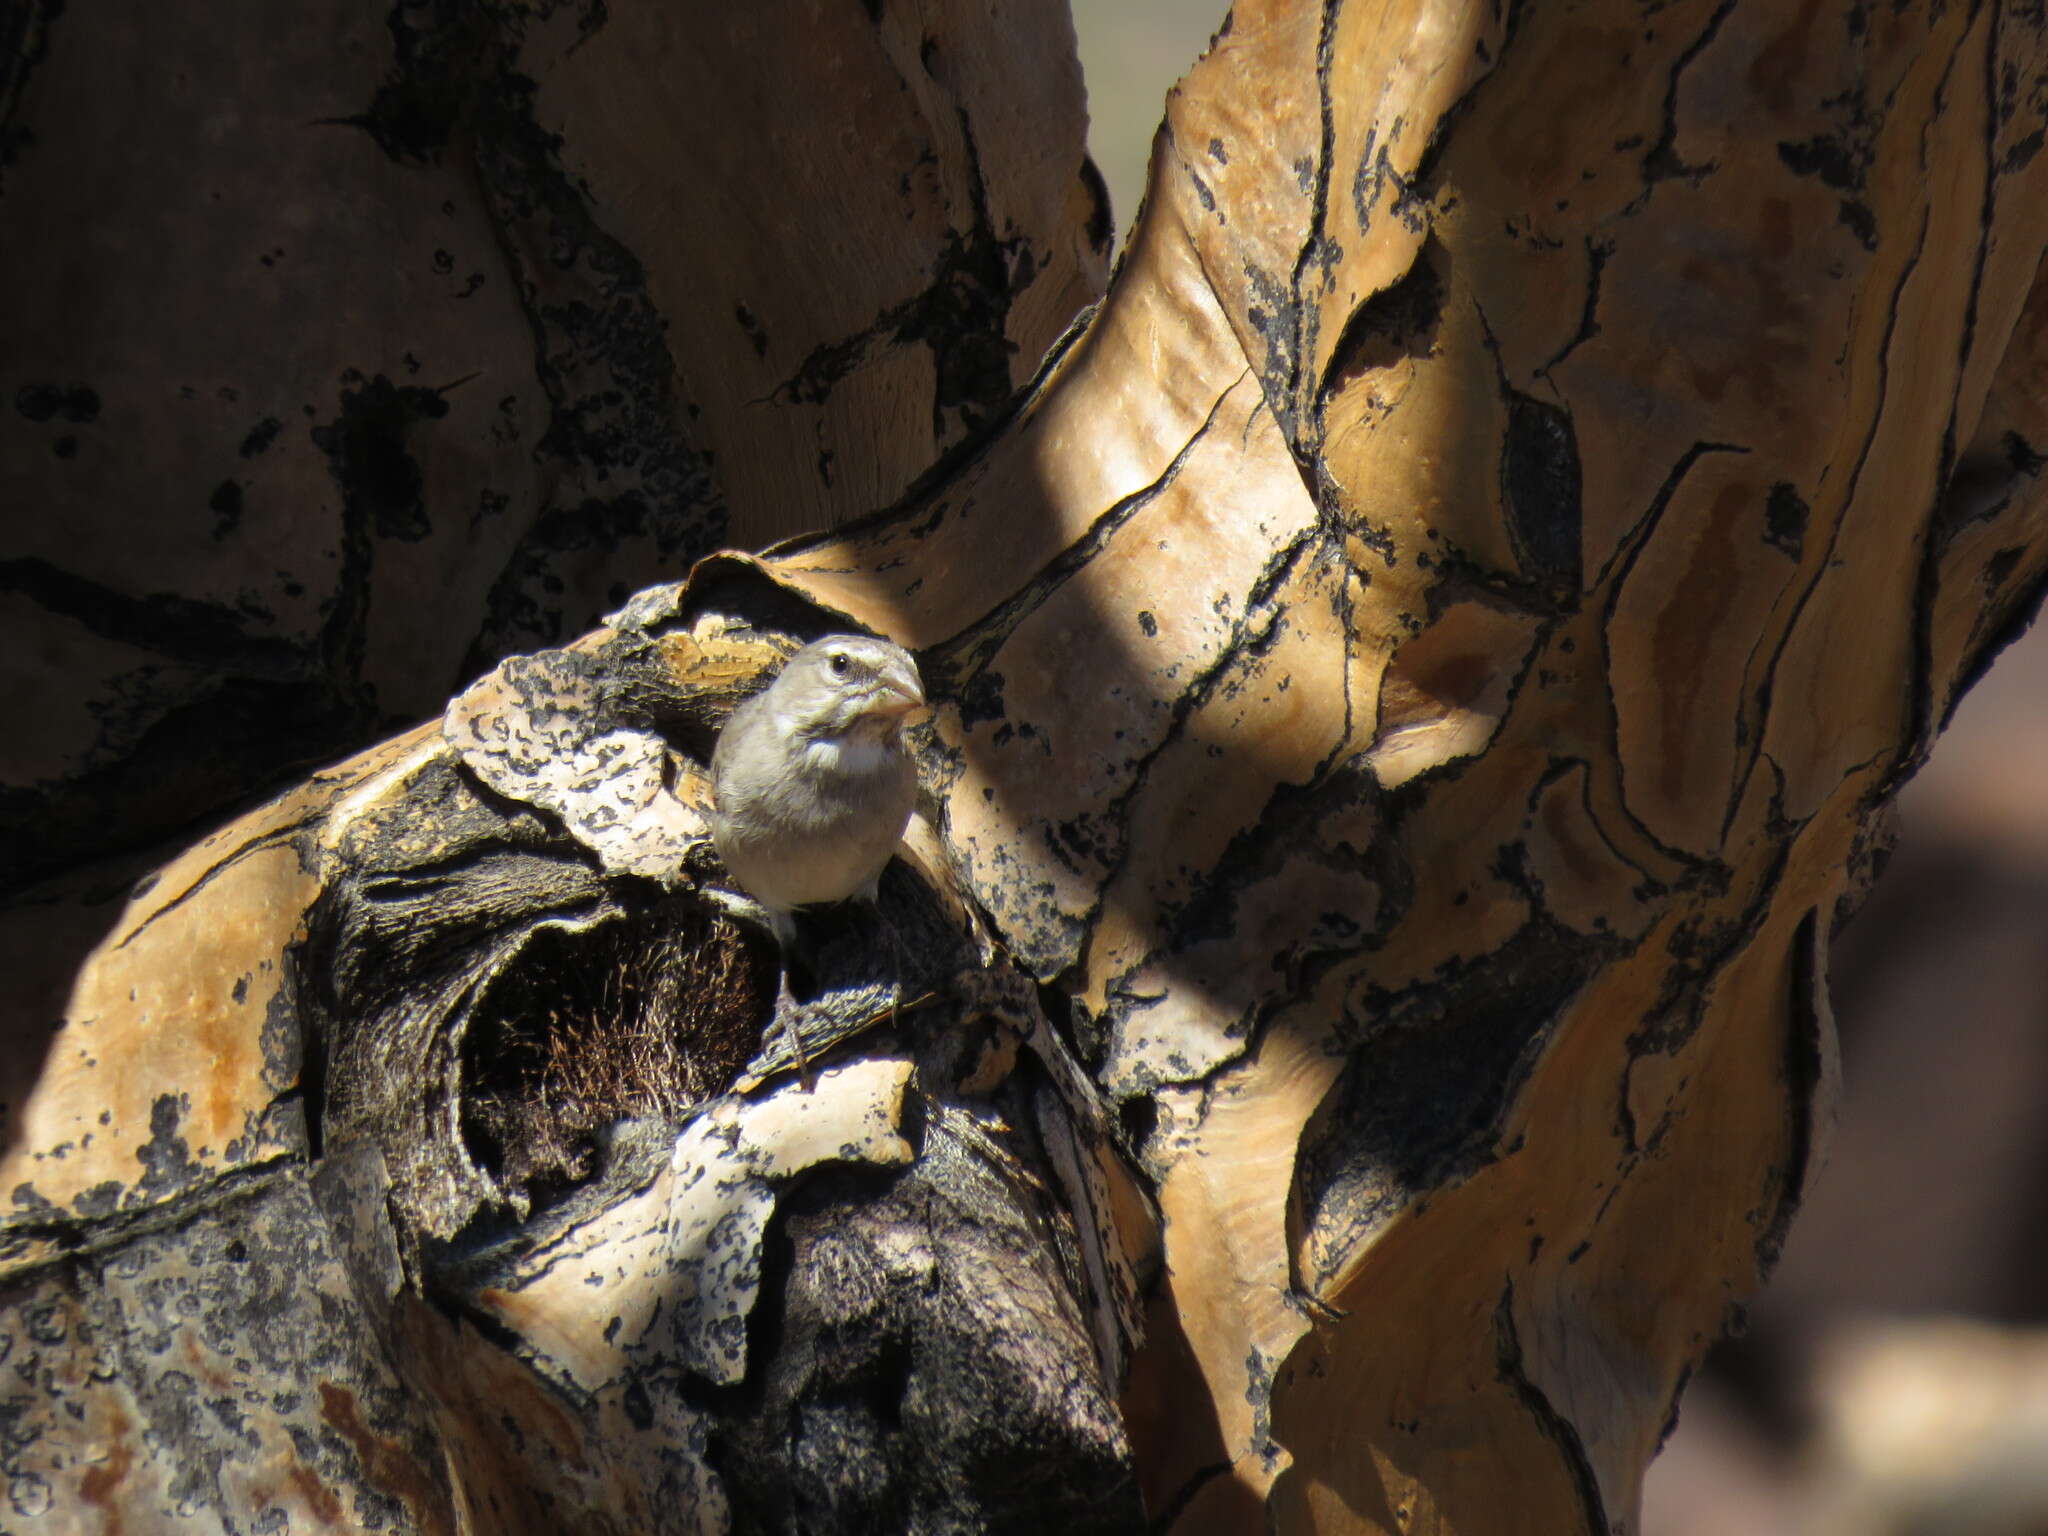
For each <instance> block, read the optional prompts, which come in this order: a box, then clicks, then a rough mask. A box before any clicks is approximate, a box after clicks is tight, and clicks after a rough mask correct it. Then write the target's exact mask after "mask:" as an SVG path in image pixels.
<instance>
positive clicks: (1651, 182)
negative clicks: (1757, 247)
mask: <svg viewBox="0 0 2048 1536" xmlns="http://www.w3.org/2000/svg"><path fill="white" fill-rule="evenodd" d="M1734 9H1735V0H1721V3H1720V4H1719V5H1717V6H1715V7H1714V14H1713V15H1711V16H1709V17H1708V18H1707V24H1706V25H1705V26H1704V27H1702V28H1701V29H1700V33H1699V36H1697V37H1695V38H1694V39H1693V40H1692V41H1691V42H1690V43H1688V44H1686V47H1685V51H1684V52H1683V53H1681V54H1679V56H1678V58H1677V59H1676V61H1674V62H1673V64H1672V66H1671V73H1670V74H1669V75H1668V76H1666V77H1665V81H1664V116H1663V126H1662V128H1661V129H1660V130H1659V132H1658V134H1657V142H1656V143H1655V144H1652V145H1651V146H1650V148H1649V149H1648V150H1647V151H1646V152H1645V153H1644V155H1643V161H1642V165H1643V185H1644V189H1645V192H1646V193H1647V191H1648V190H1649V189H1651V188H1654V187H1655V186H1656V184H1657V183H1658V182H1660V181H1667V180H1669V179H1670V178H1672V177H1674V176H1686V177H1690V178H1692V179H1693V180H1694V181H1698V180H1699V179H1701V178H1702V177H1705V176H1707V175H1708V174H1710V173H1711V172H1712V171H1713V170H1714V169H1715V162H1714V161H1711V160H1709V161H1708V162H1707V163H1706V164H1704V165H1688V164H1686V163H1685V162H1684V161H1683V160H1681V159H1679V158H1678V81H1679V77H1680V76H1681V75H1683V74H1684V73H1685V72H1686V70H1687V69H1688V68H1690V67H1691V65H1692V61H1693V60H1694V59H1696V58H1698V57H1699V56H1700V55H1701V54H1702V53H1704V52H1706V50H1707V47H1708V45H1709V44H1711V43H1712V42H1713V41H1714V38H1715V36H1716V35H1717V34H1718V33H1719V32H1720V30H1721V24H1722V23H1723V22H1725V21H1726V20H1727V19H1728V16H1729V13H1730V12H1732V11H1733V10H1734Z"/></svg>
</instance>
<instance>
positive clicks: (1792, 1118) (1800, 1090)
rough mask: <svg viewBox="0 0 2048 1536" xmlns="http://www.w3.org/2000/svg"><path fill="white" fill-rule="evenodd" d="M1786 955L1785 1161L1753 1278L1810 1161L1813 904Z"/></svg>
mask: <svg viewBox="0 0 2048 1536" xmlns="http://www.w3.org/2000/svg"><path fill="white" fill-rule="evenodd" d="M1791 961H1792V998H1791V1006H1790V1007H1789V1008H1788V1009H1787V1013H1788V1015H1789V1017H1788V1018H1787V1020H1786V1030H1785V1056H1784V1064H1783V1066H1782V1067H1781V1069H1780V1070H1781V1072H1782V1074H1783V1076H1784V1080H1785V1117H1786V1133H1785V1142H1786V1146H1785V1161H1784V1163H1783V1164H1782V1165H1781V1172H1780V1175H1779V1185H1778V1203H1777V1207H1776V1209H1774V1210H1773V1211H1772V1212H1771V1220H1770V1225H1769V1226H1767V1227H1766V1228H1765V1229H1764V1230H1763V1231H1762V1232H1761V1233H1759V1234H1758V1235H1757V1240H1756V1260H1757V1277H1758V1279H1759V1280H1768V1279H1769V1278H1770V1277H1771V1271H1772V1270H1774V1269H1776V1268H1777V1266H1778V1255H1779V1254H1780V1253H1781V1252H1783V1250H1784V1246H1785V1234H1786V1233H1787V1232H1789V1231H1790V1230H1791V1228H1792V1218H1793V1217H1794V1216H1795V1215H1796V1214H1798V1211H1799V1202H1800V1198H1801V1197H1802V1196H1803V1195H1804V1194H1805V1192H1806V1180H1807V1175H1808V1173H1809V1172H1810V1171H1811V1167H1812V1162H1813V1153H1814V1102H1813V1099H1814V1094H1815V1092H1816V1090H1817V1089H1818V1088H1819V1086H1820V1080H1821V1064H1822V1061H1823V1059H1824V1056H1825V1052H1826V1042H1825V1041H1824V1040H1823V1039H1822V1031H1823V1030H1825V1029H1826V1028H1827V1020H1826V1016H1825V1013H1826V1010H1825V1008H1824V1006H1823V1002H1822V998H1823V996H1824V993H1823V989H1824V988H1825V987H1826V985H1827V978H1826V975H1825V972H1824V969H1823V968H1824V967H1825V966H1826V965H1827V950H1826V948H1825V947H1824V936H1823V935H1822V933H1821V931H1820V909H1819V908H1817V907H1808V908H1807V909H1806V915H1805V916H1804V917H1802V918H1801V919H1800V920H1799V927H1798V929H1797V930H1796V931H1795V932H1794V933H1793V935H1792V955H1791Z"/></svg>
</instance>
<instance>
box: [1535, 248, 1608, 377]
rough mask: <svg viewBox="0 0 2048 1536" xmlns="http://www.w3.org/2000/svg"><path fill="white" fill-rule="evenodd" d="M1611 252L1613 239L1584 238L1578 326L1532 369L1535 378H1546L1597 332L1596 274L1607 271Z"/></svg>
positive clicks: (1598, 299) (1598, 284)
mask: <svg viewBox="0 0 2048 1536" xmlns="http://www.w3.org/2000/svg"><path fill="white" fill-rule="evenodd" d="M1613 254H1614V242H1613V241H1611V240H1595V239H1593V238H1591V237H1590V236H1589V237H1588V238H1587V240H1586V305H1585V308H1584V309H1582V310H1580V311H1579V328H1578V330H1576V331H1575V332H1573V333H1572V337H1571V339H1570V340H1569V341H1567V342H1566V343H1565V344H1564V345H1563V346H1562V347H1560V348H1558V349H1557V352H1556V353H1555V355H1553V356H1552V357H1551V359H1550V360H1549V361H1548V362H1546V363H1544V364H1543V365H1542V366H1541V367H1540V368H1538V369H1537V370H1536V375H1535V376H1536V377H1537V378H1539V379H1548V378H1549V377H1550V374H1551V370H1552V369H1554V368H1556V367H1557V366H1558V365H1559V364H1561V363H1563V362H1564V360H1565V359H1566V358H1568V357H1570V356H1571V355H1572V354H1573V353H1574V352H1576V351H1578V349H1579V348H1580V347H1581V346H1583V345H1585V343H1587V342H1589V341H1591V340H1592V339H1593V338H1594V337H1595V336H1598V335H1599V334H1600V321H1599V319H1598V318H1597V317H1598V315H1599V312H1600V277H1601V274H1602V273H1604V272H1605V271H1606V270H1607V259H1608V258H1609V257H1610V256H1612V255H1613Z"/></svg>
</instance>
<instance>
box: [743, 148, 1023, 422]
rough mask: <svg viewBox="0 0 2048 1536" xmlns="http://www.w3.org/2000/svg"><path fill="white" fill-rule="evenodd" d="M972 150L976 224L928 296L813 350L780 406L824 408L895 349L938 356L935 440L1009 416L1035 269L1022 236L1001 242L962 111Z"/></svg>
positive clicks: (953, 233) (950, 237)
mask: <svg viewBox="0 0 2048 1536" xmlns="http://www.w3.org/2000/svg"><path fill="white" fill-rule="evenodd" d="M957 115H958V119H959V124H960V133H961V138H962V141H963V142H964V143H965V145H966V149H967V170H968V188H969V193H970V197H969V206H970V209H971V211H972V222H971V224H970V225H969V228H968V230H967V232H966V233H965V234H964V235H963V234H962V233H961V232H960V231H959V230H957V229H955V230H949V231H948V232H947V234H946V242H945V244H944V246H943V247H942V248H941V249H940V251H939V254H938V259H937V261H936V262H935V263H934V274H933V279H932V282H931V283H930V284H929V285H928V286H927V287H926V288H925V289H924V291H923V292H922V293H919V294H917V295H916V296H914V297H912V298H910V299H907V300H905V301H904V302H903V303H901V304H897V305H893V306H891V307H890V308H888V309H886V310H884V311H883V312H882V313H881V314H879V315H877V316H876V317H875V319H874V320H873V321H872V322H871V323H870V324H869V325H868V326H867V327H866V328H865V329H863V330H861V331H858V332H856V333H854V334H853V335H851V336H846V337H842V338H840V339H839V340H837V341H831V342H825V343H822V344H821V345H819V346H817V347H814V348H812V350H811V352H810V353H809V355H808V356H806V357H805V358H804V360H803V361H802V362H801V363H800V364H798V365H797V368H796V371H795V372H793V373H792V374H790V375H789V377H787V378H786V379H784V380H783V381H782V382H781V383H780V384H778V385H776V386H775V388H774V389H773V390H771V391H770V392H769V395H768V398H769V399H770V400H774V401H777V402H779V403H782V404H791V403H795V404H811V405H816V404H822V403H823V402H824V401H825V400H826V399H827V398H829V397H830V395H831V393H832V391H833V389H834V388H835V387H836V386H837V385H838V383H839V382H840V381H841V380H842V379H844V378H846V377H847V376H848V375H850V374H852V373H853V372H854V371H855V370H857V369H859V368H861V367H863V366H864V365H865V364H866V363H867V362H868V361H869V359H870V357H871V356H873V355H874V353H875V352H876V351H877V350H879V349H880V348H881V347H882V346H883V345H885V344H889V343H897V344H901V343H912V344H921V345H923V346H925V347H926V348H927V349H928V350H929V351H930V352H931V355H932V364H933V375H934V382H933V390H932V441H933V443H934V444H935V445H936V444H940V443H944V442H945V441H946V440H947V439H948V438H950V437H952V436H953V424H952V423H949V421H948V419H947V418H948V416H949V415H951V416H953V417H955V418H957V424H958V427H959V429H960V430H961V431H964V432H966V433H968V434H974V433H976V432H979V431H981V430H983V429H984V428H986V427H987V426H988V425H989V424H990V423H992V422H994V421H996V420H998V419H1000V418H1002V417H1003V416H1004V415H1005V413H1006V410H1007V408H1008V406H1009V405H1010V402H1011V398H1012V396H1013V395H1014V394H1015V393H1016V391H1015V389H1014V387H1013V386H1012V384H1011V382H1010V356H1011V354H1012V353H1013V352H1014V351H1015V350H1016V347H1015V344H1014V343H1012V342H1011V341H1010V339H1009V337H1008V334H1007V325H1008V319H1009V311H1010V304H1011V302H1012V300H1014V299H1015V298H1016V296H1017V295H1018V294H1020V293H1022V292H1023V291H1024V290H1025V289H1026V288H1028V287H1030V286H1031V283H1032V280H1033V279H1034V278H1035V277H1036V276H1037V273H1038V269H1037V263H1036V261H1035V259H1034V258H1033V256H1032V253H1031V245H1030V241H1029V240H1028V239H1026V238H1025V237H1024V236H1021V235H1018V236H1013V237H1011V238H1009V239H998V238H997V237H996V233H995V229H994V225H993V222H992V220H991V217H990V214H989V208H988V188H987V185H986V183H985V182H984V180H983V177H982V170H981V154H980V150H979V148H978V147H977V145H976V143H975V137H974V125H973V123H972V122H971V121H970V120H969V118H968V116H967V113H966V111H965V110H964V109H961V110H960V111H959V112H958V114H957Z"/></svg>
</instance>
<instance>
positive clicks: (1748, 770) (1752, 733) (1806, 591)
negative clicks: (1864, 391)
mask: <svg viewBox="0 0 2048 1536" xmlns="http://www.w3.org/2000/svg"><path fill="white" fill-rule="evenodd" d="M1931 222H1932V215H1931V213H1930V212H1929V211H1928V210H1926V209H1922V210H1921V216H1920V233H1919V236H1918V238H1916V239H1915V241H1914V242H1913V254H1912V255H1911V256H1910V257H1909V258H1907V260H1906V262H1905V264H1904V265H1903V266H1902V267H1901V269H1900V271H1899V278H1898V281H1897V282H1896V283H1894V284H1893V285H1892V289H1891V292H1890V293H1889V294H1888V295H1887V296H1886V303H1885V322H1884V334H1883V336H1882V337H1881V338H1880V340H1879V342H1878V346H1877V356H1876V362H1877V403H1876V405H1875V406H1874V407H1873V408H1872V409H1871V412H1870V430H1869V431H1868V432H1866V433H1864V435H1863V441H1862V443H1861V444H1860V445H1859V446H1858V448H1857V450H1856V462H1855V463H1854V464H1853V465H1852V466H1851V467H1850V470H1849V477H1848V481H1847V483H1846V484H1845V485H1844V487H1843V489H1842V491H1841V493H1840V500H1839V502H1838V510H1837V512H1836V514H1835V516H1834V517H1833V518H1832V519H1830V521H1829V526H1828V538H1827V546H1826V548H1825V550H1823V551H1822V553H1821V556H1820V558H1819V559H1817V560H1814V561H1813V562H1812V574H1811V576H1810V577H1809V578H1808V579H1807V581H1806V582H1805V583H1804V585H1802V586H1801V587H1800V589H1799V595H1798V596H1797V597H1795V598H1794V599H1793V600H1792V603H1791V605H1790V608H1789V610H1788V611H1787V612H1786V614H1785V616H1784V618H1783V620H1782V621H1781V622H1780V623H1779V625H1778V632H1777V637H1776V639H1775V640H1774V641H1772V642H1771V643H1770V659H1769V660H1768V661H1766V662H1765V663H1764V668H1763V676H1762V677H1761V678H1759V679H1758V681H1757V683H1756V686H1755V687H1754V688H1753V689H1750V690H1748V698H1749V702H1748V703H1747V704H1745V706H1744V707H1743V709H1742V712H1741V714H1740V715H1739V716H1738V717H1737V721H1736V739H1737V740H1738V741H1739V742H1742V743H1744V744H1745V746H1746V759H1745V761H1743V762H1742V763H1740V764H1739V765H1738V766H1737V769H1736V771H1735V772H1734V773H1733V774H1732V775H1730V784H1731V785H1732V788H1731V789H1730V792H1729V796H1728V805H1727V809H1726V811H1725V813H1724V814H1723V816H1722V819H1721V836H1722V839H1723V841H1726V839H1727V836H1728V830H1729V828H1730V827H1732V826H1733V825H1734V823H1735V817H1736V814H1737V813H1738V812H1739V811H1740V810H1741V809H1742V798H1743V795H1744V794H1745V793H1746V792H1747V790H1748V788H1749V780H1750V776H1751V775H1752V774H1754V773H1755V772H1756V768H1757V763H1758V762H1759V760H1760V759H1761V756H1762V753H1763V749H1764V735H1765V733H1766V731H1767V730H1768V729H1769V726H1770V716H1771V700H1772V695H1773V691H1774V687H1775V683H1776V679H1777V673H1778V666H1779V664H1780V663H1781V662H1782V661H1783V660H1784V657H1785V647H1786V646H1788V645H1789V644H1791V642H1792V636H1793V635H1794V634H1795V633H1796V632H1797V631H1798V628H1799V620H1800V616H1801V615H1802V614H1804V613H1805V611H1806V605H1807V604H1808V603H1809V602H1811V601H1812V600H1813V595H1814V593H1815V592H1817V591H1819V590H1820V586H1821V583H1822V581H1823V580H1824V579H1825V577H1826V576H1827V573H1828V571H1829V570H1830V569H1831V568H1832V567H1833V564H1834V559H1835V550H1836V547H1837V546H1838V545H1839V543H1840V542H1841V537H1842V524H1843V521H1844V516H1843V513H1844V511H1846V509H1847V508H1849V507H1851V506H1853V505H1854V504H1855V501H1856V491H1857V487H1858V486H1860V485H1861V484H1862V482H1863V471H1864V468H1865V466H1866V465H1868V463H1869V462H1870V452H1871V449H1872V448H1873V447H1874V446H1875V445H1876V443H1877V437H1878V432H1879V430H1880V428H1881V427H1882V426H1883V424H1884V415H1885V404H1886V402H1887V401H1888V400H1889V399H1890V395H1891V349H1892V338H1893V336H1894V334H1895V333H1896V332H1897V330H1898V326H1899V301H1900V299H1901V297H1902V296H1903V295H1904V293H1905V291H1906V284H1907V283H1909V282H1911V281H1912V278H1913V274H1914V272H1915V271H1916V270H1918V268H1919V266H1920V258H1921V256H1922V255H1923V254H1924V253H1925V251H1926V249H1927V233H1928V229H1929V226H1930V224H1931ZM1761 648H1762V644H1761V642H1760V643H1759V649H1761ZM1748 676H1749V669H1748V667H1747V666H1745V668H1744V679H1745V681H1746V680H1747V678H1748ZM1910 771H1911V770H1910V769H1909V770H1907V772H1909V773H1910Z"/></svg>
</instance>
